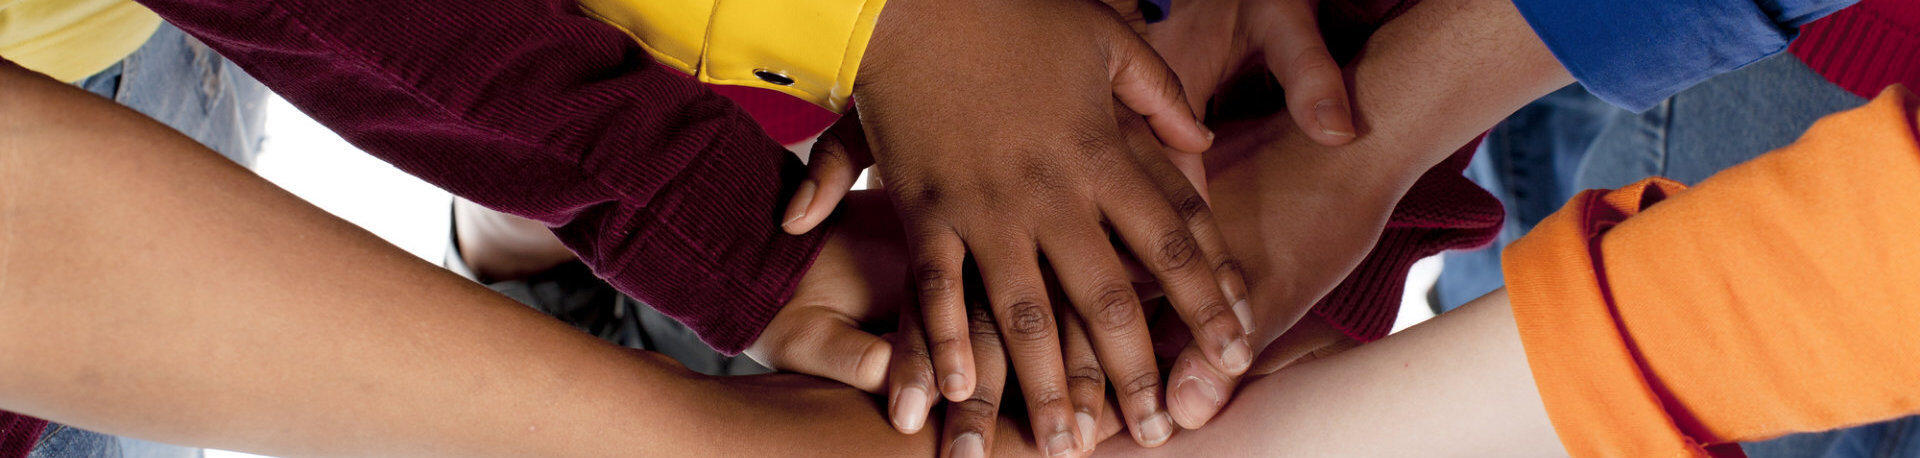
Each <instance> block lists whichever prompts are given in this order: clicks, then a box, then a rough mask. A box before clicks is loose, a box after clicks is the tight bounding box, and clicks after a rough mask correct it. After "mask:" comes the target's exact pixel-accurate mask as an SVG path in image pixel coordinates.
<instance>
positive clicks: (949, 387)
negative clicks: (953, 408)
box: [940, 372, 972, 402]
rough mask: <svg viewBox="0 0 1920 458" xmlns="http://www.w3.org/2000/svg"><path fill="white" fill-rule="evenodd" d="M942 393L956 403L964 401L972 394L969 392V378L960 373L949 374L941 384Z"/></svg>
mask: <svg viewBox="0 0 1920 458" xmlns="http://www.w3.org/2000/svg"><path fill="white" fill-rule="evenodd" d="M940 392H942V393H945V394H946V395H947V400H950V401H956V402H958V401H964V400H966V399H967V395H968V394H972V393H968V392H967V377H966V376H964V375H960V373H958V372H955V373H952V374H947V376H946V378H944V379H943V380H942V381H941V382H940Z"/></svg>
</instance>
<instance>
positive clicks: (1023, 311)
mask: <svg viewBox="0 0 1920 458" xmlns="http://www.w3.org/2000/svg"><path fill="white" fill-rule="evenodd" d="M1052 315H1053V314H1051V313H1048V312H1047V307H1046V306H1045V305H1042V304H1041V303H1040V302H1039V301H1035V300H1031V299H1022V300H1019V301H1015V302H1014V303H1013V305H1010V306H1007V333H1008V338H1009V339H1012V340H1018V341H1023V342H1033V341H1041V340H1046V339H1047V338H1048V337H1051V336H1052V335H1053V317H1052Z"/></svg>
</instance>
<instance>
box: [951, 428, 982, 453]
mask: <svg viewBox="0 0 1920 458" xmlns="http://www.w3.org/2000/svg"><path fill="white" fill-rule="evenodd" d="M953 456H956V457H960V458H987V443H986V442H984V441H983V440H982V439H980V433H966V434H961V435H960V437H957V438H954V439H953Z"/></svg>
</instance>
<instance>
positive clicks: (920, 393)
mask: <svg viewBox="0 0 1920 458" xmlns="http://www.w3.org/2000/svg"><path fill="white" fill-rule="evenodd" d="M926 424H927V390H924V389H921V388H920V387H917V386H915V387H907V388H906V389H903V390H900V398H899V399H898V400H897V401H896V402H894V403H893V425H894V427H896V428H899V429H900V430H901V431H904V432H906V433H909V434H911V433H914V432H917V431H920V427H921V426H925V425H926Z"/></svg>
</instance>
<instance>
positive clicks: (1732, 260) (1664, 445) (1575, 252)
mask: <svg viewBox="0 0 1920 458" xmlns="http://www.w3.org/2000/svg"><path fill="white" fill-rule="evenodd" d="M1916 108H1920V104H1916V101H1915V100H1914V98H1913V95H1912V94H1911V93H1907V92H1906V91H1905V90H1904V89H1901V88H1899V87H1898V86H1896V87H1894V88H1890V89H1888V90H1887V91H1886V92H1884V93H1882V94H1881V96H1880V97H1878V98H1876V99H1875V100H1874V101H1873V102H1872V103H1870V104H1868V105H1866V106H1864V107H1861V108H1858V109H1854V110H1851V111H1847V112H1843V113H1839V114H1835V115H1832V116H1829V117H1827V118H1825V119H1822V120H1821V121H1820V122H1818V123H1816V124H1815V125H1814V126H1813V128H1812V129H1811V130H1809V131H1808V132H1807V133H1806V135H1805V136H1803V137H1801V139H1800V140H1799V141H1797V142H1795V143H1794V144H1792V145H1789V146H1787V147H1785V148H1782V149H1780V150H1777V151H1774V152H1771V153H1768V154H1766V155H1763V156H1760V157H1759V158H1756V159H1754V160H1752V161H1750V162H1748V163H1746V164H1742V165H1740V166H1737V167H1734V168H1731V169H1728V170H1726V171H1724V172H1721V173H1720V174H1717V175H1715V176H1713V177H1712V178H1709V179H1707V180H1706V181H1705V182H1703V183H1701V184H1700V185H1699V186H1698V187H1695V188H1693V189H1691V190H1683V188H1682V187H1681V186H1680V185H1679V184H1677V183H1674V182H1672V181H1667V180H1662V179H1658V178H1655V179H1649V180H1648V181H1644V182H1641V183H1638V184H1635V185H1633V186H1629V187H1627V188H1623V189H1621V190H1619V191H1611V192H1607V191H1588V192H1585V193H1582V194H1581V195H1579V196H1577V197H1575V198H1574V199H1573V201H1572V202H1570V203H1569V204H1568V205H1567V207H1566V208H1565V209H1563V210H1561V211H1560V212H1558V213H1555V214H1554V215H1553V216H1551V217H1549V218H1548V219H1547V220H1545V221H1542V222H1541V224H1540V225H1539V226H1536V227H1535V228H1534V230H1533V231H1532V232H1531V233H1529V234H1528V235H1527V236H1526V237H1524V238H1522V239H1521V240H1520V241H1518V242H1515V243H1514V244H1513V245H1512V246H1510V247H1509V248H1508V249H1507V251H1506V253H1505V271H1506V272H1505V273H1506V276H1507V280H1508V283H1507V288H1508V293H1509V297H1510V298H1511V300H1512V306H1513V315H1514V321H1515V322H1516V323H1517V324H1518V325H1519V329H1520V336H1521V340H1522V341H1523V342H1524V343H1525V345H1526V352H1527V362H1528V364H1529V365H1530V366H1531V368H1532V370H1533V376H1534V382H1535V384H1536V385H1537V386H1538V387H1539V390H1540V397H1541V400H1542V401H1544V402H1545V403H1546V407H1547V413H1548V415H1549V416H1550V417H1551V418H1552V420H1553V424H1554V428H1555V430H1556V431H1557V432H1558V433H1559V435H1560V439H1561V442H1562V443H1563V444H1564V445H1566V447H1567V451H1569V452H1571V453H1572V454H1573V455H1575V456H1678V455H1705V454H1709V453H1711V452H1712V451H1714V450H1715V447H1711V445H1714V444H1731V443H1735V442H1745V441H1754V440H1761V439H1767V438H1771V437H1775V436H1779V435H1784V434H1788V433H1794V432H1805V431H1821V430H1828V429H1833V428H1837V427H1843V426H1849V425H1855V424H1861V423H1868V422H1873V421H1879V420H1885V419H1890V418H1896V417H1899V416H1905V415H1912V414H1915V413H1920V391H1916V390H1915V389H1914V387H1913V381H1914V380H1920V362H1917V361H1916V360H1915V358H1914V355H1920V339H1915V338H1914V335H1913V330H1914V329H1920V309H1916V308H1915V307H1914V304H1920V282H1915V281H1913V279H1914V278H1920V263H1915V262H1914V260H1915V259H1920V228H1916V227H1915V226H1914V224H1913V223H1914V221H1920V145H1917V144H1916V142H1915V130H1914V129H1915V127H1916V124H1915V123H1914V117H1915V116H1916V114H1920V113H1916Z"/></svg>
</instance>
